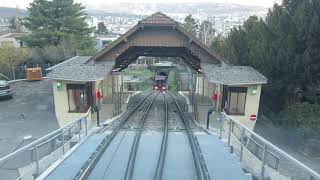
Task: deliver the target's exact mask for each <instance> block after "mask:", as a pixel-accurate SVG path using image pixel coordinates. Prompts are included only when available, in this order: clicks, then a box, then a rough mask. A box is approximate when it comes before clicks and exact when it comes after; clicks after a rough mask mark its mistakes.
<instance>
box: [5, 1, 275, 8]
mask: <svg viewBox="0 0 320 180" xmlns="http://www.w3.org/2000/svg"><path fill="white" fill-rule="evenodd" d="M75 1H77V2H81V3H83V4H84V5H86V6H88V7H91V8H95V7H97V8H98V7H99V6H100V5H105V4H112V3H119V2H130V3H183V2H215V3H216V2H218V3H237V4H244V5H258V6H266V7H271V6H272V5H273V4H274V2H279V1H281V0H75ZM30 2H32V0H0V6H2V7H16V6H18V7H19V8H26V7H27V6H28V4H29V3H30Z"/></svg>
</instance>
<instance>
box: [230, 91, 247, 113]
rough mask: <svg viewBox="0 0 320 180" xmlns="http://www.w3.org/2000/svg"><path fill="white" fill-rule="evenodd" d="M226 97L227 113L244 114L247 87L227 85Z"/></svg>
mask: <svg viewBox="0 0 320 180" xmlns="http://www.w3.org/2000/svg"><path fill="white" fill-rule="evenodd" d="M227 93H228V95H227V96H228V97H227V104H226V105H227V107H226V110H227V113H228V114H231V115H244V114H245V105H246V96H247V88H246V87H229V88H228V92H227Z"/></svg>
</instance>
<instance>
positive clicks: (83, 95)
mask: <svg viewBox="0 0 320 180" xmlns="http://www.w3.org/2000/svg"><path fill="white" fill-rule="evenodd" d="M67 91H68V103H69V112H76V113H84V112H86V111H87V110H88V107H89V97H88V95H89V93H88V92H89V87H88V86H87V85H86V84H67Z"/></svg>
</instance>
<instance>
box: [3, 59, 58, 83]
mask: <svg viewBox="0 0 320 180" xmlns="http://www.w3.org/2000/svg"><path fill="white" fill-rule="evenodd" d="M54 65H56V64H53V63H51V64H50V63H42V64H28V65H19V66H11V67H8V68H3V67H2V68H0V76H2V77H5V79H6V80H8V81H9V80H16V79H26V76H27V74H26V73H27V68H36V67H38V68H41V69H42V75H43V76H44V77H45V76H46V74H47V71H46V69H48V68H50V67H52V66H54Z"/></svg>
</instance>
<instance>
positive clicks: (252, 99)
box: [230, 85, 261, 130]
mask: <svg viewBox="0 0 320 180" xmlns="http://www.w3.org/2000/svg"><path fill="white" fill-rule="evenodd" d="M253 86H257V93H256V94H252V93H251V89H252V87H253ZM230 87H232V86H230ZM236 87H248V89H247V97H246V105H245V115H244V116H241V115H239V116H238V115H237V116H230V117H232V118H233V119H234V120H237V121H239V122H240V123H241V124H243V125H244V126H246V127H247V128H249V129H251V130H253V128H254V125H255V123H256V122H255V121H251V120H250V119H249V117H250V115H257V116H258V111H259V103H260V95H261V85H241V86H236ZM258 118H259V117H258ZM258 118H257V119H258Z"/></svg>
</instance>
